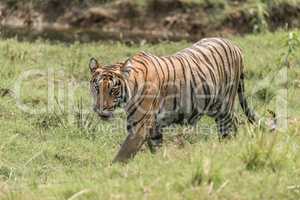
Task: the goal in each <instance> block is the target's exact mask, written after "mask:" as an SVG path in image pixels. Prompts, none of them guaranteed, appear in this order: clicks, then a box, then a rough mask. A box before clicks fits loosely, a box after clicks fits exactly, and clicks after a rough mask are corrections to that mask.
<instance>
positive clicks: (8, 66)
mask: <svg viewBox="0 0 300 200" xmlns="http://www.w3.org/2000/svg"><path fill="white" fill-rule="evenodd" d="M295 33H297V34H299V32H295ZM288 37H289V36H288V33H285V32H277V33H267V34H258V35H255V36H251V35H249V36H246V37H243V38H241V37H233V38H231V39H232V40H233V41H234V42H235V43H236V44H238V45H239V46H240V47H241V48H242V49H243V52H244V55H245V63H246V74H247V75H246V91H247V96H248V98H249V101H250V102H251V105H252V106H253V107H254V108H255V109H256V110H257V112H258V113H260V114H261V115H262V116H268V115H267V114H266V110H267V109H271V110H274V111H277V109H278V107H282V108H284V103H279V104H278V95H280V94H284V93H280V92H282V91H286V89H287V90H288V93H287V95H288V96H287V102H288V105H287V108H288V110H287V111H288V129H285V130H283V131H279V132H276V133H270V132H268V131H263V130H258V129H254V128H252V127H251V126H248V125H245V124H244V125H243V124H242V125H240V129H239V133H238V137H237V138H236V139H233V140H230V141H226V142H223V143H220V142H219V141H218V139H217V134H216V132H215V131H211V134H208V133H209V132H210V131H209V130H208V129H207V127H208V126H210V125H213V122H212V120H210V119H208V118H205V119H203V120H201V121H200V122H199V123H198V131H197V130H195V129H186V128H185V127H176V128H175V130H174V129H173V130H166V139H165V143H164V145H163V147H162V149H161V150H160V151H159V152H158V153H157V154H155V155H152V154H151V153H150V152H149V151H148V149H147V148H144V150H142V151H141V152H139V154H138V155H137V157H136V158H135V159H134V160H133V161H131V162H130V163H129V164H128V165H124V166H122V165H118V164H116V165H111V159H112V158H113V156H114V155H115V153H116V151H117V149H118V148H119V145H120V143H121V142H122V141H123V139H124V137H125V134H126V132H125V130H124V128H123V126H122V124H123V123H124V119H125V114H124V113H123V112H122V111H118V114H117V117H116V118H117V119H115V120H114V121H112V122H103V121H101V120H100V119H98V118H97V117H96V116H94V114H93V113H92V112H91V111H90V110H89V108H90V97H89V91H88V85H87V82H86V81H87V80H88V78H89V71H88V65H87V63H88V60H89V58H90V57H91V56H96V57H97V58H98V59H99V60H100V61H101V62H102V63H105V64H109V63H113V62H117V61H122V60H124V59H125V58H127V57H128V56H131V55H133V54H134V53H136V52H138V51H140V50H145V51H149V52H152V53H156V54H158V55H166V54H171V53H174V52H176V51H177V50H179V49H182V48H184V47H186V46H188V45H190V43H188V42H176V43H173V42H165V43H160V44H157V45H150V44H144V45H133V46H126V45H124V44H121V43H90V44H80V43H75V44H72V45H68V46H67V45H64V44H61V43H58V44H51V43H48V42H46V41H36V42H33V43H28V42H18V41H16V40H1V41H0V66H1V68H0V74H1V82H0V88H1V90H0V94H1V95H0V124H1V126H0V133H1V134H0V199H22V200H24V199H28V200H33V199H37V200H40V199H100V198H101V199H141V198H145V199H162V198H168V199H208V198H210V199H299V197H300V195H299V192H300V186H299V183H300V168H299V166H300V157H299V150H300V149H299V148H300V146H299V145H300V132H299V128H300V124H299V122H300V119H299V115H300V102H299V98H300V93H299V92H300V85H299V81H300V80H299V77H300V70H299V67H300V63H299V59H300V53H299V49H298V51H297V50H296V49H293V48H291V47H293V42H294V40H291V38H292V36H291V35H290V37H291V38H290V40H289V41H290V43H289V46H287V45H286V42H287V40H288ZM289 47H290V48H291V50H290V53H289ZM287 55H288V56H287ZM286 56H287V58H288V63H289V64H288V66H289V68H287V74H288V80H287V81H278V79H279V77H281V76H279V75H278V72H279V71H280V70H282V69H284V66H286V65H287V62H286V64H282V63H283V62H282V60H284V58H286ZM24 72H30V76H28V77H27V78H26V77H25V74H24ZM274 76H275V78H274V79H272V78H270V77H274ZM22 77H23V78H24V81H22V85H21V87H20V88H21V90H20V91H21V94H20V102H21V103H24V104H25V105H26V106H27V107H29V108H31V109H30V110H33V109H32V108H36V110H38V109H37V108H45V107H46V106H47V105H50V106H49V107H48V111H49V112H44V113H40V114H30V113H28V112H24V111H22V110H21V109H20V108H21V106H20V105H21V104H20V102H19V103H18V104H17V103H16V100H15V97H16V96H18V93H17V91H16V90H15V89H16V88H15V86H17V85H16V83H17V82H18V80H21V78H22ZM268 78H269V79H270V81H269V83H270V84H265V85H266V87H265V88H261V89H257V88H258V87H259V85H264V84H263V80H267V79H268ZM266 82H268V81H266ZM49 84H50V86H49ZM51 85H52V86H51ZM74 88H76V90H74ZM49 91H53V92H50V93H49ZM48 99H50V100H48ZM279 99H280V98H279ZM237 109H238V113H239V116H240V117H239V119H240V120H241V122H243V121H244V119H245V117H244V116H243V115H242V113H241V109H240V108H239V106H237ZM85 110H87V113H85V112H84V111H85ZM278 115H279V117H284V115H282V113H278Z"/></svg>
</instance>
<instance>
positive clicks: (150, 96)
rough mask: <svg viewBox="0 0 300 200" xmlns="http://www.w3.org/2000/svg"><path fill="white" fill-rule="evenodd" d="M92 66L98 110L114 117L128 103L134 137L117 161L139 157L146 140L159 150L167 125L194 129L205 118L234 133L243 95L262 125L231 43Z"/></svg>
mask: <svg viewBox="0 0 300 200" xmlns="http://www.w3.org/2000/svg"><path fill="white" fill-rule="evenodd" d="M89 68H90V71H91V74H92V78H91V81H90V87H91V93H92V95H93V98H94V111H95V112H97V113H98V115H99V116H100V117H101V118H103V119H108V118H111V117H112V116H113V111H114V110H115V109H116V107H118V106H120V105H122V104H123V108H124V109H125V111H126V113H127V131H128V136H127V138H126V140H125V141H124V142H123V144H122V146H121V148H120V150H119V152H118V153H117V155H116V157H115V158H114V160H113V162H118V161H120V162H125V161H127V160H128V159H130V158H132V157H134V155H135V154H136V153H137V152H138V150H139V149H140V147H141V146H142V145H143V143H144V142H145V141H147V143H148V146H149V147H150V150H152V151H155V149H156V148H157V147H158V146H160V144H161V143H162V140H163V135H162V129H163V128H164V127H166V126H169V125H171V124H191V125H194V124H196V122H197V121H198V120H199V119H200V118H201V117H202V116H203V115H208V116H210V117H213V118H214V119H215V121H216V123H217V126H218V130H219V136H220V138H224V137H227V136H232V135H234V133H235V132H236V130H237V123H236V118H235V115H234V110H233V107H234V102H235V97H236V96H237V95H238V97H239V102H240V105H241V107H242V109H243V111H244V113H245V115H246V116H247V118H248V120H249V121H250V122H251V123H255V122H256V121H257V116H256V114H255V113H254V111H253V110H252V109H250V108H249V106H248V103H247V100H246V97H245V88H244V65H243V56H242V52H241V49H240V48H239V47H238V46H236V45H234V44H233V43H232V42H231V41H229V40H227V39H223V38H205V39H202V40H200V41H199V42H197V43H195V44H193V45H192V46H191V47H189V48H186V49H183V50H181V51H179V52H177V53H175V54H173V55H171V56H156V55H153V54H150V53H145V52H140V53H137V54H136V55H134V56H132V57H131V58H129V59H127V60H126V61H125V62H122V63H117V64H114V65H109V66H101V65H100V64H99V63H98V61H97V60H96V59H95V58H91V59H90V63H89Z"/></svg>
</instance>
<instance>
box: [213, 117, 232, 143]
mask: <svg viewBox="0 0 300 200" xmlns="http://www.w3.org/2000/svg"><path fill="white" fill-rule="evenodd" d="M215 121H216V123H217V126H218V131H219V139H224V138H232V137H234V136H236V132H237V118H236V116H235V115H234V113H226V114H221V115H219V116H218V117H216V119H215Z"/></svg>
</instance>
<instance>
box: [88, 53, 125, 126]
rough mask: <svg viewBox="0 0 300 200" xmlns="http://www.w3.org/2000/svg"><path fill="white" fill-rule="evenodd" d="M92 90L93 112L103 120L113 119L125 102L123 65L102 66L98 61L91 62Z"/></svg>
mask: <svg viewBox="0 0 300 200" xmlns="http://www.w3.org/2000/svg"><path fill="white" fill-rule="evenodd" d="M89 67H90V71H91V73H92V78H91V80H90V90H91V94H92V96H93V100H94V105H93V110H94V111H95V112H96V113H97V114H98V115H99V116H100V117H101V118H102V119H106V120H107V119H110V118H112V117H113V112H114V110H115V109H116V108H117V107H118V106H119V105H120V104H121V103H122V102H123V101H125V97H126V95H125V88H126V87H125V83H124V80H123V77H122V73H121V68H122V64H120V63H119V64H116V65H112V66H103V67H102V66H100V65H99V64H98V62H97V60H96V59H94V58H92V59H91V60H90V64H89Z"/></svg>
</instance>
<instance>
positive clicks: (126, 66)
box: [121, 58, 133, 78]
mask: <svg viewBox="0 0 300 200" xmlns="http://www.w3.org/2000/svg"><path fill="white" fill-rule="evenodd" d="M132 68H133V65H132V61H131V59H130V58H129V59H127V60H126V61H125V63H124V64H123V67H122V70H121V71H122V74H123V75H124V76H125V77H126V78H128V77H129V74H130V72H131V70H132Z"/></svg>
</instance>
